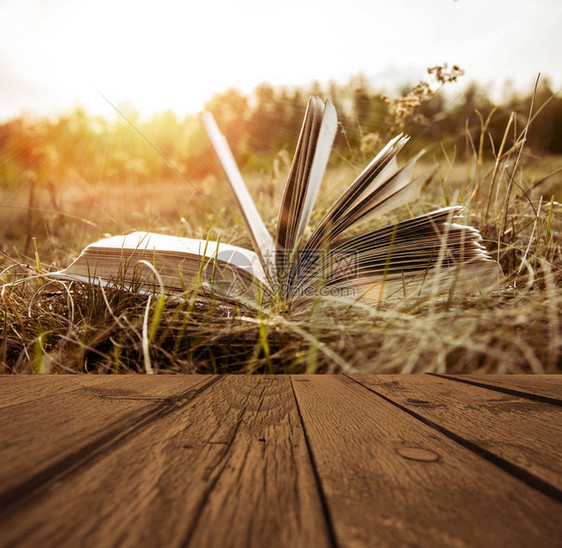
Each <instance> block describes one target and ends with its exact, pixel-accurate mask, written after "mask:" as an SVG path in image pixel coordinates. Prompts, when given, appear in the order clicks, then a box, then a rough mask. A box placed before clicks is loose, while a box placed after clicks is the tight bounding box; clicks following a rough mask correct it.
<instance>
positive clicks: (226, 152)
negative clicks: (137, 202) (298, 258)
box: [201, 111, 277, 285]
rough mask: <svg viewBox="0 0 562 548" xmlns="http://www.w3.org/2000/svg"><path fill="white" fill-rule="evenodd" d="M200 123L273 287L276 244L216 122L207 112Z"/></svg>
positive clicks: (274, 281)
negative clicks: (203, 127) (224, 174)
mask: <svg viewBox="0 0 562 548" xmlns="http://www.w3.org/2000/svg"><path fill="white" fill-rule="evenodd" d="M201 119H202V121H203V125H204V126H205V130H206V131H207V134H208V135H209V138H210V140H211V143H212V145H213V147H214V149H215V152H216V154H217V156H218V158H219V161H220V163H221V165H222V167H223V169H224V171H225V173H226V176H227V179H228V181H229V182H230V186H231V187H232V190H233V191H234V195H235V196H236V201H237V202H238V206H239V208H240V211H241V212H242V217H243V218H244V221H245V223H246V226H247V228H248V231H249V233H250V238H251V240H252V245H253V247H254V251H255V252H256V254H257V255H258V257H259V259H260V261H261V263H262V265H263V269H264V271H265V273H266V275H267V277H268V279H269V282H270V283H271V284H272V285H275V283H276V280H277V275H276V273H275V272H276V271H275V262H274V257H275V244H274V242H273V238H272V237H271V235H270V234H269V232H268V231H267V228H266V226H265V224H264V222H263V220H262V218H261V216H260V214H259V212H258V210H257V208H256V205H255V203H254V201H253V199H252V197H251V196H250V193H249V192H248V188H247V187H246V184H245V183H244V180H243V179H242V175H241V174H240V171H239V169H238V166H237V165H236V161H235V160H234V156H233V155H232V151H231V150H230V147H229V146H228V143H227V142H226V139H225V138H224V136H223V135H222V133H221V132H220V130H219V128H218V126H217V123H216V122H215V118H214V117H213V115H212V114H211V113H210V112H207V111H204V112H202V113H201Z"/></svg>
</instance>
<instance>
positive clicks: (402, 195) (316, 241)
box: [51, 97, 502, 304]
mask: <svg viewBox="0 0 562 548" xmlns="http://www.w3.org/2000/svg"><path fill="white" fill-rule="evenodd" d="M202 121H203V124H204V126H205V129H206V131H207V133H208V135H209V138H210V140H211V142H212V144H213V147H214V149H215V152H216V154H217V156H218V158H219V160H220V162H221V164H222V167H223V169H224V171H225V173H226V176H227V179H228V181H229V183H230V186H231V188H232V190H233V191H234V195H235V197H236V201H237V203H238V206H239V208H240V210H241V212H242V216H243V219H244V222H245V224H246V227H247V229H248V232H249V235H250V238H251V242H252V246H253V251H250V250H247V249H243V248H241V247H236V246H231V245H228V244H226V243H222V242H214V241H207V240H195V239H190V238H180V237H174V236H167V235H162V234H154V233H147V232H134V233H132V234H128V235H126V236H115V237H112V238H108V239H104V240H100V241H98V242H95V243H93V244H91V245H89V246H88V247H86V249H84V251H83V252H82V253H81V254H80V256H79V257H78V258H77V259H76V260H75V261H74V262H73V263H72V264H71V265H70V266H69V267H68V268H66V269H64V270H62V271H59V272H56V273H54V274H51V275H52V276H54V277H57V278H62V279H67V280H77V281H84V282H88V283H98V284H102V285H109V284H112V285H117V286H119V287H123V288H126V289H129V290H136V291H139V292H152V291H164V292H165V293H168V294H181V293H182V292H184V291H185V290H186V289H188V288H190V287H193V286H194V284H196V285H197V286H198V287H199V288H201V292H200V294H201V295H204V294H214V295H216V296H218V297H220V298H222V299H224V300H227V301H228V300H239V299H242V300H244V299H256V298H258V297H259V298H260V299H263V298H265V299H269V298H272V297H273V296H277V297H278V298H280V299H282V300H283V301H284V302H286V303H293V304H302V303H306V302H307V301H309V300H310V299H311V298H316V297H317V296H318V295H328V296H334V297H345V298H347V299H349V298H351V299H364V300H368V301H371V302H376V303H379V302H381V301H382V300H387V299H393V300H394V299H408V298H416V299H418V298H425V297H432V298H435V297H439V296H441V295H446V294H450V293H451V292H459V291H460V292H463V293H466V292H470V293H474V292H478V291H482V290H485V289H489V288H491V287H494V286H497V284H498V281H499V280H501V276H502V275H501V269H500V267H499V265H498V263H497V262H495V261H493V260H492V259H491V258H490V256H489V255H488V254H487V252H486V249H485V248H484V246H483V245H482V243H481V242H482V238H481V236H480V234H479V232H478V231H477V230H476V229H475V228H472V227H470V226H463V225H460V224H457V223H455V222H454V219H455V217H458V215H459V214H460V212H461V209H462V208H460V207H456V206H453V207H447V208H443V209H438V210H436V211H432V212H430V213H426V214H425V215H421V216H419V217H415V218H412V219H408V220H406V221H402V222H400V223H397V224H392V225H389V226H385V227H383V228H378V229H375V230H373V229H369V230H366V231H363V232H358V231H357V230H356V229H357V227H358V225H360V224H361V223H364V222H366V221H368V220H370V219H373V217H375V216H380V215H383V214H385V213H388V212H390V211H392V210H394V209H396V208H398V207H400V206H402V205H404V204H407V203H409V202H411V201H413V200H416V199H417V198H418V196H419V193H420V189H421V186H422V184H423V182H424V180H425V177H416V178H413V177H412V171H413V167H414V163H415V162H416V160H417V158H418V157H419V155H418V156H417V157H415V158H413V159H412V160H410V161H409V162H408V163H406V165H404V166H403V167H399V166H398V163H397V155H398V153H399V152H400V151H401V150H402V149H403V147H404V146H405V144H406V143H407V141H408V138H407V137H404V136H402V135H400V136H398V137H396V138H394V139H393V140H392V141H390V142H389V143H388V144H387V145H386V146H385V147H384V148H383V150H381V151H380V153H379V154H378V155H377V156H376V157H375V158H374V159H373V160H372V161H371V163H370V164H369V165H368V166H367V167H366V168H365V169H364V170H363V172H362V173H361V174H359V176H358V177H357V178H356V179H355V180H354V181H353V182H352V183H351V184H350V185H349V187H348V188H347V190H346V191H345V192H344V193H343V194H342V195H341V196H339V198H338V199H337V200H336V201H335V202H334V204H333V205H332V206H331V207H330V208H329V210H328V211H327V212H326V213H325V214H324V216H323V217H322V218H321V220H320V222H319V223H318V224H317V225H316V226H315V227H313V229H312V231H311V233H310V235H309V236H307V237H305V229H306V228H307V226H308V224H309V220H310V216H311V213H312V209H313V206H314V203H315V201H316V198H317V196H318V192H319V190H320V184H321V181H322V178H323V175H324V171H325V169H326V165H327V163H328V158H329V155H330V151H331V148H332V144H333V141H334V137H335V135H336V130H337V116H336V111H335V109H334V106H333V104H332V102H331V101H329V100H328V101H326V102H325V103H324V102H323V101H322V100H321V99H319V98H317V97H312V98H311V99H310V100H309V103H308V107H307V110H306V114H305V117H304V121H303V124H302V128H301V132H300V135H299V139H298V143H297V146H296V150H295V154H294V158H293V162H292V164H291V167H290V170H289V175H288V179H287V182H286V185H285V190H284V194H283V199H282V201H281V205H280V209H279V217H278V221H277V227H276V232H275V235H273V236H272V235H271V234H270V233H269V232H268V230H267V228H266V226H265V224H264V222H263V220H262V218H261V217H260V214H259V212H258V210H257V208H256V206H255V204H254V201H253V200H252V197H251V195H250V193H249V192H248V189H247V187H246V185H245V183H244V181H243V178H242V176H241V174H240V171H239V170H238V167H237V165H236V162H235V160H234V157H233V155H232V153H231V151H230V148H229V146H228V144H227V142H226V140H225V138H224V137H223V135H222V134H221V132H220V130H219V129H218V127H217V125H216V123H215V120H214V118H213V116H212V114H210V113H209V112H204V113H203V114H202ZM351 229H354V230H353V234H352V235H350V232H351Z"/></svg>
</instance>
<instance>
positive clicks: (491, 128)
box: [0, 66, 562, 187]
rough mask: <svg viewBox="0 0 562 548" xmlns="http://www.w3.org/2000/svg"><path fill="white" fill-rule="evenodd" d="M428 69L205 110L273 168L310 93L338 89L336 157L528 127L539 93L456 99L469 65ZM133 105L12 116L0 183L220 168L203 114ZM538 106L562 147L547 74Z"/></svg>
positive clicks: (561, 120) (292, 138) (541, 127)
mask: <svg viewBox="0 0 562 548" xmlns="http://www.w3.org/2000/svg"><path fill="white" fill-rule="evenodd" d="M428 71H429V75H428V76H429V80H430V81H428V82H425V81H424V82H420V83H419V84H417V85H416V86H413V87H411V88H408V87H405V88H404V89H403V90H401V93H400V94H398V95H397V96H396V97H389V96H388V95H386V94H385V93H383V92H381V91H380V90H376V89H375V88H374V87H373V86H372V85H371V84H370V82H369V81H368V80H367V79H366V78H365V77H363V76H360V75H359V76H356V77H354V78H352V79H351V80H350V81H349V82H348V83H346V84H337V83H335V82H330V83H329V84H327V85H326V86H321V85H319V84H317V83H314V84H311V85H310V86H306V87H300V88H289V87H272V86H270V85H269V84H261V85H259V86H258V87H257V88H256V89H255V90H254V91H253V92H252V93H250V94H243V93H241V92H240V91H238V90H236V89H229V90H226V91H224V92H222V93H218V94H216V95H215V96H213V97H212V98H211V99H210V100H209V101H208V103H207V104H206V106H205V108H206V109H208V110H210V111H211V112H213V114H214V115H215V118H216V120H217V123H218V125H219V127H220V128H221V130H222V132H223V133H224V134H225V136H226V138H227V140H228V142H229V144H230V146H231V148H232V150H233V152H234V155H235V157H236V159H237V161H238V163H239V165H240V166H241V167H242V169H245V170H270V169H271V164H272V160H273V159H275V158H278V159H279V160H280V161H283V162H289V161H290V157H291V155H292V153H293V151H294V147H295V145H296V140H297V137H298V133H299V129H300V125H301V122H302V118H303V115H304V113H305V109H306V103H307V99H308V97H309V96H310V95H318V96H320V97H329V98H330V99H332V101H333V102H334V104H335V106H336V109H337V112H338V119H339V122H340V130H339V131H338V134H337V137H336V141H335V145H334V152H333V154H332V159H331V161H332V162H334V163H337V162H346V161H347V162H349V161H351V162H356V161H357V162H358V163H363V162H364V161H365V160H369V159H370V157H372V155H373V154H374V153H376V152H377V150H378V149H380V148H381V147H382V146H383V145H384V143H385V142H386V141H387V140H388V139H389V138H391V137H393V136H394V135H396V134H397V133H399V132H404V133H407V134H409V135H412V136H413V137H415V145H416V146H418V147H420V148H421V147H424V148H428V149H430V150H431V149H433V148H435V147H443V146H445V147H453V148H456V150H457V153H458V155H457V157H462V155H465V156H466V155H470V154H474V153H475V149H476V148H477V147H478V143H479V142H480V139H481V135H482V136H483V142H485V143H486V146H485V151H487V152H486V153H487V154H489V155H492V154H494V151H497V150H498V149H499V147H500V143H501V142H502V139H504V138H505V139H507V141H508V142H507V144H508V145H509V144H510V142H514V141H515V140H516V138H517V135H518V133H519V132H520V131H522V130H523V127H524V125H525V123H526V121H527V118H528V114H529V108H530V104H531V99H532V92H531V91H529V92H528V93H525V94H521V93H511V94H510V95H509V96H508V97H507V98H506V99H505V100H504V101H503V102H502V103H501V104H495V103H494V101H493V100H492V99H491V98H490V95H489V93H488V92H487V90H486V89H485V88H483V87H481V86H479V85H478V84H475V83H473V84H470V85H468V86H467V87H466V88H465V89H464V91H463V92H462V93H461V94H460V96H458V97H451V96H450V95H448V94H447V93H444V92H443V90H441V88H442V87H445V88H446V86H447V84H448V83H449V82H452V81H456V79H457V78H458V77H459V76H460V75H461V74H462V71H461V70H460V69H459V68H458V67H447V66H441V67H432V68H430V69H428ZM123 113H124V114H125V116H126V117H127V120H125V119H123V118H122V117H117V118H116V120H113V121H110V120H107V119H105V118H102V117H99V116H91V115H89V114H88V113H87V112H86V111H84V110H83V109H81V108H77V109H76V110H74V111H73V112H71V113H69V114H66V115H63V116H60V117H58V118H56V119H50V118H44V119H28V118H25V117H20V118H16V119H13V120H10V121H8V122H5V123H3V124H2V125H0V186H3V187H16V186H18V185H20V184H22V183H23V182H25V181H26V180H29V179H34V180H37V181H45V182H46V181H51V182H53V183H55V184H56V183H62V182H72V181H81V182H85V183H95V182H96V181H99V180H109V181H122V182H125V181H127V182H133V183H134V182H137V183H142V182H143V181H154V180H158V179H162V178H167V177H171V176H177V174H176V175H174V169H173V168H172V167H171V165H173V166H175V168H177V169H178V170H179V171H181V172H182V173H183V174H184V175H185V176H187V177H190V178H199V177H204V176H205V175H206V174H208V173H209V172H210V171H212V170H214V169H217V165H216V161H215V160H214V156H213V153H212V151H211V148H210V144H209V142H208V140H207V138H206V135H205V133H204V130H203V129H202V126H201V124H200V122H199V119H198V117H197V116H195V115H192V116H187V117H184V118H182V119H179V118H178V117H177V116H176V115H175V114H174V113H173V112H171V111H166V112H164V113H160V114H156V115H154V116H153V117H151V118H150V119H148V120H143V119H141V117H140V115H139V114H138V113H137V112H136V111H134V109H125V111H124V112H123ZM534 113H536V114H537V115H536V117H535V118H534V119H533V121H532V124H531V126H530V129H529V133H528V141H527V145H526V147H527V150H531V151H534V152H536V153H538V154H561V153H562V97H561V96H560V94H555V93H554V92H553V90H552V86H551V84H550V83H549V82H548V81H547V80H544V81H542V82H541V83H540V85H539V87H538V89H537V91H536V94H535V96H534ZM510 117H511V122H510ZM508 122H509V123H508ZM133 126H134V127H133ZM508 126H509V131H508V132H507V133H506V127H508ZM135 128H136V129H135ZM137 130H138V131H137ZM504 134H505V135H504ZM151 144H152V145H153V146H154V147H156V148H157V149H158V150H159V151H160V153H161V155H159V154H158V153H156V151H154V149H153V148H152V146H151ZM459 155H460V156H459ZM163 157H164V158H165V159H164V158H163Z"/></svg>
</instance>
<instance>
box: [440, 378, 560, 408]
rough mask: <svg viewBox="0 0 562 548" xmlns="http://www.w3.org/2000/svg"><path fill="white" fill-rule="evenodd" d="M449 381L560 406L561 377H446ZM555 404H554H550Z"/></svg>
mask: <svg viewBox="0 0 562 548" xmlns="http://www.w3.org/2000/svg"><path fill="white" fill-rule="evenodd" d="M446 377H447V378H449V379H456V380H457V381H460V382H465V383H473V384H474V385H475V386H476V385H479V386H485V387H489V388H490V389H494V388H496V389H500V390H501V389H507V390H511V391H512V393H513V394H514V395H515V393H519V394H518V395H520V396H524V395H525V394H531V395H535V396H539V397H542V398H549V399H553V400H556V401H557V402H559V403H560V404H562V375H447V376H446ZM550 403H555V402H550Z"/></svg>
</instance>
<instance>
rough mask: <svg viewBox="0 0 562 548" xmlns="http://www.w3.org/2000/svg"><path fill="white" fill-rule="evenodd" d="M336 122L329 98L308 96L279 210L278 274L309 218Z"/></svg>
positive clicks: (290, 255)
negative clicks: (323, 99) (324, 100)
mask: <svg viewBox="0 0 562 548" xmlns="http://www.w3.org/2000/svg"><path fill="white" fill-rule="evenodd" d="M337 125H338V120H337V115H336V109H335V108H334V105H333V104H332V102H331V101H330V100H328V101H326V104H325V105H324V103H323V102H322V100H321V99H319V98H318V97H311V98H310V100H309V102H308V107H307V111H306V114H305V118H304V122H303V125H302V128H301V133H300V136H299V140H298V143H297V147H296V150H295V155H294V157H293V162H292V165H291V169H290V171H289V176H288V178H287V183H286V185H285V192H284V194H283V200H282V201H281V206H280V210H279V220H278V223H277V238H276V244H277V246H276V247H277V260H276V263H277V268H278V270H279V272H280V274H282V275H283V274H284V273H285V272H286V270H287V266H288V263H289V262H290V261H291V258H292V256H293V254H294V253H295V251H296V248H297V246H298V245H299V243H300V240H301V238H302V236H303V234H304V230H305V228H306V226H307V225H308V222H309V220H310V215H311V213H312V208H313V206H314V203H315V201H316V198H317V196H318V191H319V190H320V184H321V182H322V178H323V176H324V171H325V170H326V165H327V164H328V159H329V157H330V151H331V149H332V144H333V142H334V138H335V136H336V131H337Z"/></svg>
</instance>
